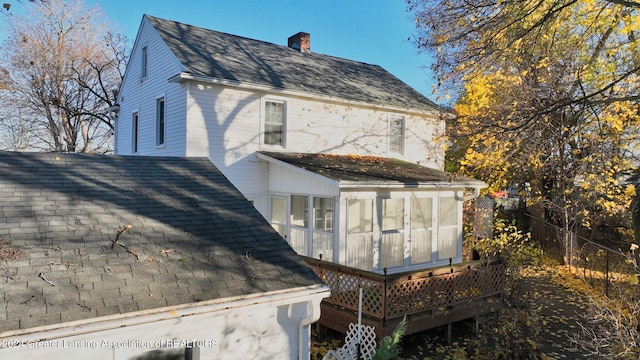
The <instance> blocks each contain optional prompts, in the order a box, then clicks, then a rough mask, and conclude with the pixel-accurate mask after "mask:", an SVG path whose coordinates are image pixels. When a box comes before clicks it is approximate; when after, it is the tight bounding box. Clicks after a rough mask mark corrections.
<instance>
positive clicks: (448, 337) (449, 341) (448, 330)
mask: <svg viewBox="0 0 640 360" xmlns="http://www.w3.org/2000/svg"><path fill="white" fill-rule="evenodd" d="M451 328H452V324H451V323H447V330H446V331H447V333H446V335H445V337H446V340H447V346H450V345H451Z"/></svg>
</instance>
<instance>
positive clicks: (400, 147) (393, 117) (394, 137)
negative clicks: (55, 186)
mask: <svg viewBox="0 0 640 360" xmlns="http://www.w3.org/2000/svg"><path fill="white" fill-rule="evenodd" d="M396 121H401V122H402V123H401V126H400V134H396V133H395V132H394V130H395V127H394V126H393V125H394V123H395V122H396ZM406 126H407V117H406V116H404V115H399V114H389V123H388V134H389V135H388V137H387V142H388V144H387V146H388V150H389V153H391V154H401V155H402V154H404V148H405V141H406V139H405V134H406ZM398 138H399V139H398ZM394 142H399V144H397V145H396V144H394Z"/></svg>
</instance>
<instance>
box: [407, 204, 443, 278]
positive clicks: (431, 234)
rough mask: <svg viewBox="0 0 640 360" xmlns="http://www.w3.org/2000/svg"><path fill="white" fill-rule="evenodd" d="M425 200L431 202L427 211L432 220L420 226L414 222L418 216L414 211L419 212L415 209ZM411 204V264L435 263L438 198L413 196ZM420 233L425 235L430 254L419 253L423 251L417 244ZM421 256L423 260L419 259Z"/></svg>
mask: <svg viewBox="0 0 640 360" xmlns="http://www.w3.org/2000/svg"><path fill="white" fill-rule="evenodd" d="M424 200H428V201H429V202H430V204H429V205H430V206H429V207H428V209H427V210H428V211H429V215H430V218H429V220H428V221H427V222H425V223H424V224H421V225H420V226H418V225H417V224H415V223H414V221H413V219H414V217H416V216H418V215H417V214H414V211H416V210H417V209H416V207H414V205H415V204H417V202H419V201H424ZM410 202H411V203H410V205H409V212H410V221H409V229H408V231H409V232H410V241H411V244H410V245H411V246H410V256H411V264H412V265H414V264H428V263H431V262H433V261H435V259H434V256H433V252H434V249H436V248H437V246H438V244H437V239H436V232H437V229H436V225H437V224H435V222H436V215H437V208H436V205H437V204H438V198H437V197H433V196H415V194H414V196H411V199H410ZM418 233H424V237H425V238H426V241H425V245H426V246H427V247H428V249H429V251H428V253H424V254H422V253H419V251H420V250H421V249H420V245H419V244H417V243H416V242H417V241H418V237H417V234H418ZM414 255H415V257H414ZM420 255H421V256H422V258H418V257H420Z"/></svg>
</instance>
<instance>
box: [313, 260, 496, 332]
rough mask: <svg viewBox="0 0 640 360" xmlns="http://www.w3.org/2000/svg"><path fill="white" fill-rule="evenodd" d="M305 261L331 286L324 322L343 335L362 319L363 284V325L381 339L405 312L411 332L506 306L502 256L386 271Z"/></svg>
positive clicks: (323, 314)
mask: <svg viewBox="0 0 640 360" xmlns="http://www.w3.org/2000/svg"><path fill="white" fill-rule="evenodd" d="M304 260H305V261H306V262H307V264H309V265H310V266H311V267H312V268H313V270H314V271H315V272H316V274H318V276H320V278H321V279H322V281H324V283H325V284H326V285H327V286H329V287H330V288H331V296H330V297H329V298H326V299H324V300H323V301H322V305H321V315H320V321H319V324H320V325H322V326H326V327H328V328H331V329H334V330H336V331H339V332H342V333H346V332H347V329H348V326H349V323H357V320H358V301H359V289H360V288H362V289H363V301H362V323H363V324H365V325H370V326H375V328H376V336H377V337H378V339H381V338H382V337H384V336H387V335H390V334H391V332H392V331H393V329H394V328H395V327H396V325H397V324H398V323H399V322H400V321H401V320H402V318H403V317H404V316H406V317H407V320H408V328H407V334H411V333H416V332H419V331H423V330H427V329H431V328H435V327H438V326H442V325H447V324H451V323H453V322H456V321H460V320H464V319H469V318H473V317H476V316H478V315H481V314H484V313H488V312H493V311H497V310H498V309H500V307H501V299H500V297H501V295H502V291H503V286H504V280H505V267H504V264H503V263H502V262H501V261H500V260H498V259H496V260H491V261H486V260H484V261H472V262H466V263H461V264H455V265H451V266H446V267H438V268H431V269H423V270H420V271H415V272H404V273H397V274H386V275H383V274H377V273H373V272H368V271H361V270H357V269H353V268H350V267H347V266H342V265H338V264H334V263H331V262H327V261H322V260H317V259H312V258H308V257H304Z"/></svg>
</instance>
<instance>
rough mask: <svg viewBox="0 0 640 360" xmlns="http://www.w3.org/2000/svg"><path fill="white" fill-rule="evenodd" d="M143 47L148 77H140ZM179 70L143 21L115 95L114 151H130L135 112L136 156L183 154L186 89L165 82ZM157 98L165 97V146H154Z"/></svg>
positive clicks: (170, 55)
mask: <svg viewBox="0 0 640 360" xmlns="http://www.w3.org/2000/svg"><path fill="white" fill-rule="evenodd" d="M144 47H146V48H147V54H148V67H147V69H148V70H147V74H148V76H147V77H146V78H144V79H143V78H142V66H141V54H142V49H143V48H144ZM182 70H183V68H182V66H181V65H180V63H179V62H178V61H177V59H176V58H175V56H174V55H173V54H172V53H171V52H170V51H169V49H168V48H167V47H166V45H165V44H164V42H163V41H162V39H161V38H160V37H159V36H158V34H157V33H156V32H155V30H154V29H153V28H152V27H151V26H150V25H149V24H148V23H147V22H146V21H143V23H142V24H141V25H140V29H139V32H138V37H137V38H136V43H135V44H134V48H133V50H132V52H131V57H130V59H129V66H128V67H127V72H126V74H125V78H124V80H123V85H122V87H121V89H120V94H119V95H118V103H119V105H120V116H119V118H118V120H117V126H116V137H117V142H116V149H115V153H116V154H120V155H128V154H132V147H131V144H132V138H131V136H132V132H131V129H132V125H131V115H132V113H133V112H134V111H138V114H139V121H140V128H139V142H138V154H139V155H158V156H184V155H186V151H185V150H186V130H185V119H186V111H185V109H186V93H185V89H186V88H185V86H184V85H180V84H176V83H169V82H168V81H167V79H168V78H170V77H171V76H174V75H176V74H178V73H179V72H180V71H182ZM159 97H164V98H165V106H166V108H165V111H166V112H165V145H164V146H156V99H157V98H159Z"/></svg>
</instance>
